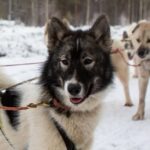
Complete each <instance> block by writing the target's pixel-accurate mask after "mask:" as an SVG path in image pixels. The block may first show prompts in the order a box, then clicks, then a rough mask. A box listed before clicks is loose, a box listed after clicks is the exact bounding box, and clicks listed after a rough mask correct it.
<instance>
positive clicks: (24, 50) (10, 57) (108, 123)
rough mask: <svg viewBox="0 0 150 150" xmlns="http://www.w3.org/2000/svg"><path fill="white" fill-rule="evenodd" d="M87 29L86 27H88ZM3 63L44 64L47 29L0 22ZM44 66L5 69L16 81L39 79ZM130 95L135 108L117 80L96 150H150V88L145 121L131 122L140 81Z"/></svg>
mask: <svg viewBox="0 0 150 150" xmlns="http://www.w3.org/2000/svg"><path fill="white" fill-rule="evenodd" d="M85 28H87V27H85ZM125 29H126V27H121V26H115V27H111V31H112V36H113V37H114V38H120V37H121V34H122V32H123V31H124V30H125ZM0 33H1V34H0V54H6V56H5V57H0V64H1V65H2V64H12V63H14V64H15V63H24V62H25V63H26V62H27V63H29V62H41V61H45V59H46V57H47V50H46V46H45V44H44V40H43V39H44V37H43V33H44V28H35V27H26V26H24V25H23V24H22V25H17V24H15V22H13V21H12V22H8V21H4V20H1V21H0ZM41 65H42V64H37V65H31V66H17V67H6V68H4V69H5V71H6V72H7V73H8V74H9V75H10V76H11V77H12V78H13V79H15V80H16V81H17V82H20V81H23V80H26V79H29V78H32V77H36V76H39V73H40V71H41ZM130 93H131V98H132V100H133V103H134V106H133V107H131V108H128V107H124V106H123V104H124V99H125V98H124V92H123V89H122V85H121V83H120V81H119V80H118V79H117V78H115V80H114V84H113V86H112V90H111V92H110V93H108V95H107V97H106V99H105V100H103V101H102V114H101V117H100V121H99V124H98V127H97V129H96V131H95V135H94V136H95V138H94V144H93V150H150V142H149V140H150V96H149V95H150V85H149V86H148V89H147V95H146V108H145V112H146V113H145V120H143V121H132V119H131V118H132V115H133V114H134V113H135V112H136V110H137V104H138V93H139V92H138V80H137V79H134V78H132V77H130Z"/></svg>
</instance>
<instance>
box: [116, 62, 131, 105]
mask: <svg viewBox="0 0 150 150" xmlns="http://www.w3.org/2000/svg"><path fill="white" fill-rule="evenodd" d="M123 65H124V66H122V69H124V70H122V69H121V68H120V69H118V70H117V76H118V78H119V79H120V81H121V83H122V85H123V88H124V92H125V98H126V101H125V106H128V107H130V106H132V105H133V104H132V101H131V98H130V93H129V83H128V80H129V77H128V66H127V65H126V64H123Z"/></svg>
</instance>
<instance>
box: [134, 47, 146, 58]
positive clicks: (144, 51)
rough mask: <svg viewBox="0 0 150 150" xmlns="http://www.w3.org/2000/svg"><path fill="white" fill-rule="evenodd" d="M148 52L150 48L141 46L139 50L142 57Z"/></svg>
mask: <svg viewBox="0 0 150 150" xmlns="http://www.w3.org/2000/svg"><path fill="white" fill-rule="evenodd" d="M147 53H148V49H147V48H144V47H141V48H139V49H138V52H137V54H138V56H139V57H140V58H144V57H145V56H146V55H147Z"/></svg>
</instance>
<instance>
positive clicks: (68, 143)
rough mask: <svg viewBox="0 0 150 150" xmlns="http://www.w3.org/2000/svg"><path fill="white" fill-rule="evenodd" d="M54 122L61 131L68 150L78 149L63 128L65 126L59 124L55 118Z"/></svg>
mask: <svg viewBox="0 0 150 150" xmlns="http://www.w3.org/2000/svg"><path fill="white" fill-rule="evenodd" d="M53 121H54V124H55V126H56V128H57V130H58V131H59V133H60V135H61V137H62V139H63V141H64V143H65V145H66V148H67V150H77V149H76V146H75V144H74V143H73V141H72V140H71V139H70V138H69V137H68V135H67V134H66V132H65V131H64V130H63V128H62V127H61V126H60V125H59V124H58V122H56V121H55V120H54V119H53Z"/></svg>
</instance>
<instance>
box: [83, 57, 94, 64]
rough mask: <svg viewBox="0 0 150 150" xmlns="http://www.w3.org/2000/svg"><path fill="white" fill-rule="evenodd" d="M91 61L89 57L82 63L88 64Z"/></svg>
mask: <svg viewBox="0 0 150 150" xmlns="http://www.w3.org/2000/svg"><path fill="white" fill-rule="evenodd" d="M92 62H93V60H92V59H91V58H86V59H84V61H83V63H84V65H90V64H91V63H92Z"/></svg>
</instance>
